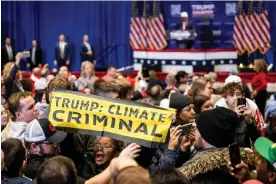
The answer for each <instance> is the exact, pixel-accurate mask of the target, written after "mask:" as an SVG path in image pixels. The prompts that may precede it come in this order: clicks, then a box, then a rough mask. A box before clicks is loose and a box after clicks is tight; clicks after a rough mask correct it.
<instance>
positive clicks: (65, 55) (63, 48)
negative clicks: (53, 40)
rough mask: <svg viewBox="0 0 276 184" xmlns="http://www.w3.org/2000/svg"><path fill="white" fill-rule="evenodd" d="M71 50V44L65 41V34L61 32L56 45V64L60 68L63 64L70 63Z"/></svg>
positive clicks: (67, 64)
mask: <svg viewBox="0 0 276 184" xmlns="http://www.w3.org/2000/svg"><path fill="white" fill-rule="evenodd" d="M70 57H71V50H70V46H69V44H68V43H67V42H66V41H65V36H64V35H63V34H61V35H60V36H59V42H58V43H57V44H56V46H55V60H54V64H55V66H58V67H59V68H60V67H61V66H67V67H69V65H70Z"/></svg>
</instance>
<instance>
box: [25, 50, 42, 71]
mask: <svg viewBox="0 0 276 184" xmlns="http://www.w3.org/2000/svg"><path fill="white" fill-rule="evenodd" d="M29 51H30V57H29V58H28V63H29V64H30V68H31V69H33V68H35V67H38V65H40V64H42V50H41V48H40V47H36V49H35V63H33V61H32V55H33V48H30V49H29Z"/></svg>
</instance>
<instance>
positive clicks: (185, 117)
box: [149, 92, 195, 172]
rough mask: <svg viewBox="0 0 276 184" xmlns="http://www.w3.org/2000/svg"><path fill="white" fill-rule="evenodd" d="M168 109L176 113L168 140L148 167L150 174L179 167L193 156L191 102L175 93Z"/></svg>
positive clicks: (193, 137)
mask: <svg viewBox="0 0 276 184" xmlns="http://www.w3.org/2000/svg"><path fill="white" fill-rule="evenodd" d="M170 108H174V109H176V110H177V113H176V117H175V120H174V121H173V123H172V127H171V128H170V131H169V140H168V142H167V143H165V144H164V145H163V146H162V147H161V148H159V149H158V150H157V151H156V153H155V154H154V156H153V158H152V160H151V164H150V166H149V170H150V172H153V171H157V170H160V169H163V168H167V167H180V166H181V165H182V164H183V163H185V162H186V161H187V160H189V159H190V158H191V156H192V155H194V154H195V149H194V148H193V145H194V141H195V132H194V130H195V129H194V127H195V126H194V124H193V123H194V121H195V118H194V115H195V112H194V109H193V108H194V105H193V103H192V101H191V100H190V98H188V97H187V96H184V95H182V94H181V93H178V92H176V93H173V94H172V95H171V98H170Z"/></svg>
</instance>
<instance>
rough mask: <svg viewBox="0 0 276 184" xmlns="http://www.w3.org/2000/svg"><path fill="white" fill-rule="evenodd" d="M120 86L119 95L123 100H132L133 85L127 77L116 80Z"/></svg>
mask: <svg viewBox="0 0 276 184" xmlns="http://www.w3.org/2000/svg"><path fill="white" fill-rule="evenodd" d="M116 83H117V85H118V87H119V92H118V95H119V96H118V97H119V99H121V100H131V98H132V91H133V86H132V85H131V84H130V83H129V82H128V81H127V80H125V79H121V80H116Z"/></svg>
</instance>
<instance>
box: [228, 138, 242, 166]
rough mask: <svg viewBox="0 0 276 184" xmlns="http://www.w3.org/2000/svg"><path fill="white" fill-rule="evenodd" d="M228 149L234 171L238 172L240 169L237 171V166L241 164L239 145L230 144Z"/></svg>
mask: <svg viewBox="0 0 276 184" xmlns="http://www.w3.org/2000/svg"><path fill="white" fill-rule="evenodd" d="M228 149H229V156H230V161H231V165H232V167H233V168H234V171H237V170H239V169H237V168H236V166H237V165H238V164H240V163H241V153H240V147H239V145H238V143H234V144H230V145H229V148H228Z"/></svg>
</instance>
